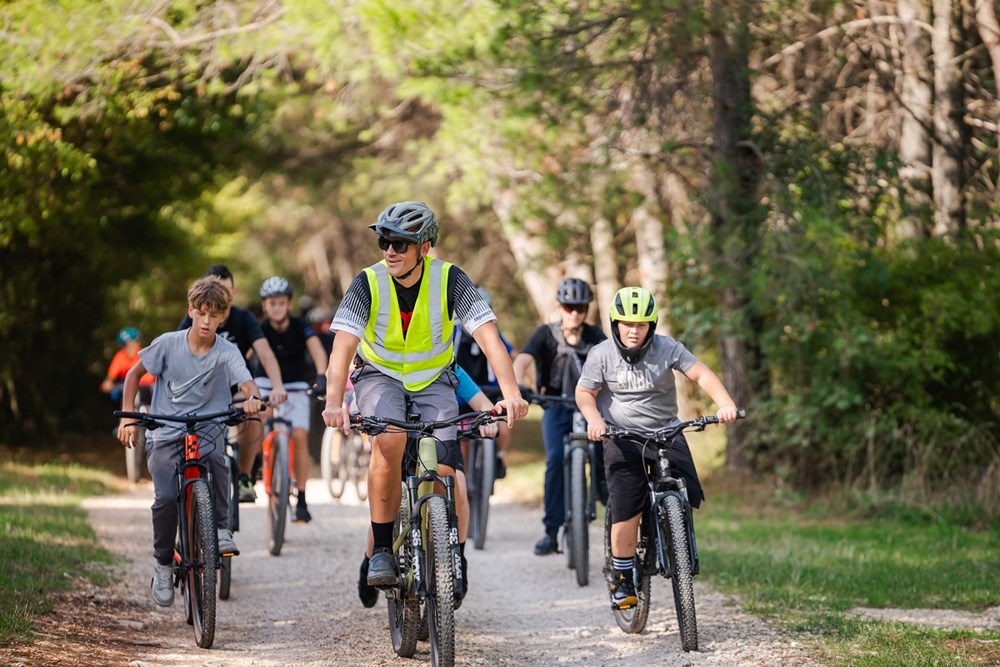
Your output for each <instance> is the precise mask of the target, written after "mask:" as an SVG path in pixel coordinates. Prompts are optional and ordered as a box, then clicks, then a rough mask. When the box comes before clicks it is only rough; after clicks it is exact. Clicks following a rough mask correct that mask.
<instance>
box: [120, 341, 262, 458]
mask: <svg viewBox="0 0 1000 667" xmlns="http://www.w3.org/2000/svg"><path fill="white" fill-rule="evenodd" d="M187 334H188V329H182V330H180V331H171V332H169V333H165V334H163V335H162V336H157V337H156V339H155V340H153V342H152V343H150V344H149V347H147V348H144V349H142V350H140V351H139V358H140V359H142V365H143V366H145V367H146V370H147V371H149V372H150V373H151V374H152V375H155V376H156V384H154V385H153V400H152V403H151V404H150V406H149V411H150V413H152V414H154V415H186V414H204V413H212V412H222V411H223V410H225V409H227V408H228V407H229V404H230V403H231V402H232V400H233V395H232V393H231V392H230V389H229V388H230V387H231V386H233V385H241V384H243V383H244V382H246V381H247V380H249V379H251V378H250V371H248V370H247V366H246V364H245V363H244V362H243V355H241V354H240V350H239V348H238V347H236V346H235V345H233V344H232V343H230V342H229V341H227V340H226V339H224V338H222V337H221V336H219V335H216V337H215V345H213V346H212V349H211V350H209V351H208V352H207V353H205V354H203V355H200V356H199V355H196V354H195V353H194V352H192V351H191V347H190V346H189V345H188V341H187ZM182 437H184V426H183V425H182V424H167V425H166V426H164V427H162V428H158V429H156V430H153V431H150V432H149V439H150V440H151V441H152V442H153V443H154V444H156V443H159V442H167V441H170V440H176V439H177V438H182Z"/></svg>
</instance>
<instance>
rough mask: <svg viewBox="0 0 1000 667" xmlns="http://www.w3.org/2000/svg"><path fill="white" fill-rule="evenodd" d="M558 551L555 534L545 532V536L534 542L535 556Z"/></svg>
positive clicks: (557, 540) (547, 554)
mask: <svg viewBox="0 0 1000 667" xmlns="http://www.w3.org/2000/svg"><path fill="white" fill-rule="evenodd" d="M557 553H559V539H558V538H557V537H556V536H555V535H549V534H548V533H545V537H543V538H542V539H540V540H538V541H537V542H535V555H536V556H549V555H551V554H557Z"/></svg>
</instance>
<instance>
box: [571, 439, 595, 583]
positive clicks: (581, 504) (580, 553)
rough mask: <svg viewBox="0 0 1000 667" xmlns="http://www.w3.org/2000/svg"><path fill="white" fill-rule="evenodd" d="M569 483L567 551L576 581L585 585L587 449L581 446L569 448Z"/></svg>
mask: <svg viewBox="0 0 1000 667" xmlns="http://www.w3.org/2000/svg"><path fill="white" fill-rule="evenodd" d="M569 456H570V459H569V479H568V480H567V481H566V483H567V484H569V485H570V506H569V510H570V525H569V537H570V539H569V545H568V547H569V548H568V549H567V551H568V552H569V558H570V567H572V568H575V569H576V583H577V584H579V585H580V586H586V585H587V584H589V583H590V539H589V536H588V534H587V524H588V523H589V522H588V520H587V519H588V517H587V467H586V459H587V451H586V450H585V449H584V448H582V447H573V448H571V449H570V450H569Z"/></svg>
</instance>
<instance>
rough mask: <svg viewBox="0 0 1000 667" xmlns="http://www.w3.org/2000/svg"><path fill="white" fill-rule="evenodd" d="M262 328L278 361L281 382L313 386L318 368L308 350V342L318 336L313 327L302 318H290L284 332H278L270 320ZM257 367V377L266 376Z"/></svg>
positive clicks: (265, 321)
mask: <svg viewBox="0 0 1000 667" xmlns="http://www.w3.org/2000/svg"><path fill="white" fill-rule="evenodd" d="M260 328H261V330H262V331H263V332H264V337H265V338H267V342H268V344H269V345H270V346H271V350H273V351H274V356H275V357H276V358H277V359H278V367H279V368H280V369H281V381H282V382H308V383H310V384H311V383H312V381H313V380H314V379H316V367H315V366H314V365H313V363H312V357H311V356H310V355H309V354H308V350H307V349H306V341H307V340H308V339H310V338H312V337H313V336H315V335H316V334H315V332H314V331H313V329H312V326H311V325H310V324H309V323H308V322H306V321H305V320H304V319H302V318H301V317H290V318H288V327H286V328H285V330H284V331H278V330H276V329H275V328H274V327H272V326H271V323H270V321H269V320H264V321H263V322H262V323H261V325H260ZM255 366H257V369H256V371H255V373H256V375H255V377H263V376H264V375H266V374H265V373H264V369H263V367H261V366H260V364H259V363H258V364H255Z"/></svg>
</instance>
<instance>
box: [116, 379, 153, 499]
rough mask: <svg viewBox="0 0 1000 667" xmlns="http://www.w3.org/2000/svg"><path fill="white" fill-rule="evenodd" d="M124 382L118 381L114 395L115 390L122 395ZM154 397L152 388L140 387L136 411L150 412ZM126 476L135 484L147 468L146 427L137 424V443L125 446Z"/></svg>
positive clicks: (137, 393) (136, 400) (136, 397)
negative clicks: (151, 401)
mask: <svg viewBox="0 0 1000 667" xmlns="http://www.w3.org/2000/svg"><path fill="white" fill-rule="evenodd" d="M124 384H125V383H124V382H116V383H115V385H114V389H113V390H112V395H114V394H115V392H117V393H118V396H119V397H120V396H121V392H122V387H124ZM151 398H152V388H150V387H139V391H138V392H136V395H135V411H136V412H149V403H150V400H151ZM124 449H125V477H126V478H127V479H128V481H130V482H131V483H133V484H135V483H136V482H138V481H139V480H140V479H141V478H142V473H143V472H144V471H145V470H146V429H145V428H143V427H142V426H137V427H136V429H135V443H134V444H133V445H132V446H131V447H125V448H124Z"/></svg>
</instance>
